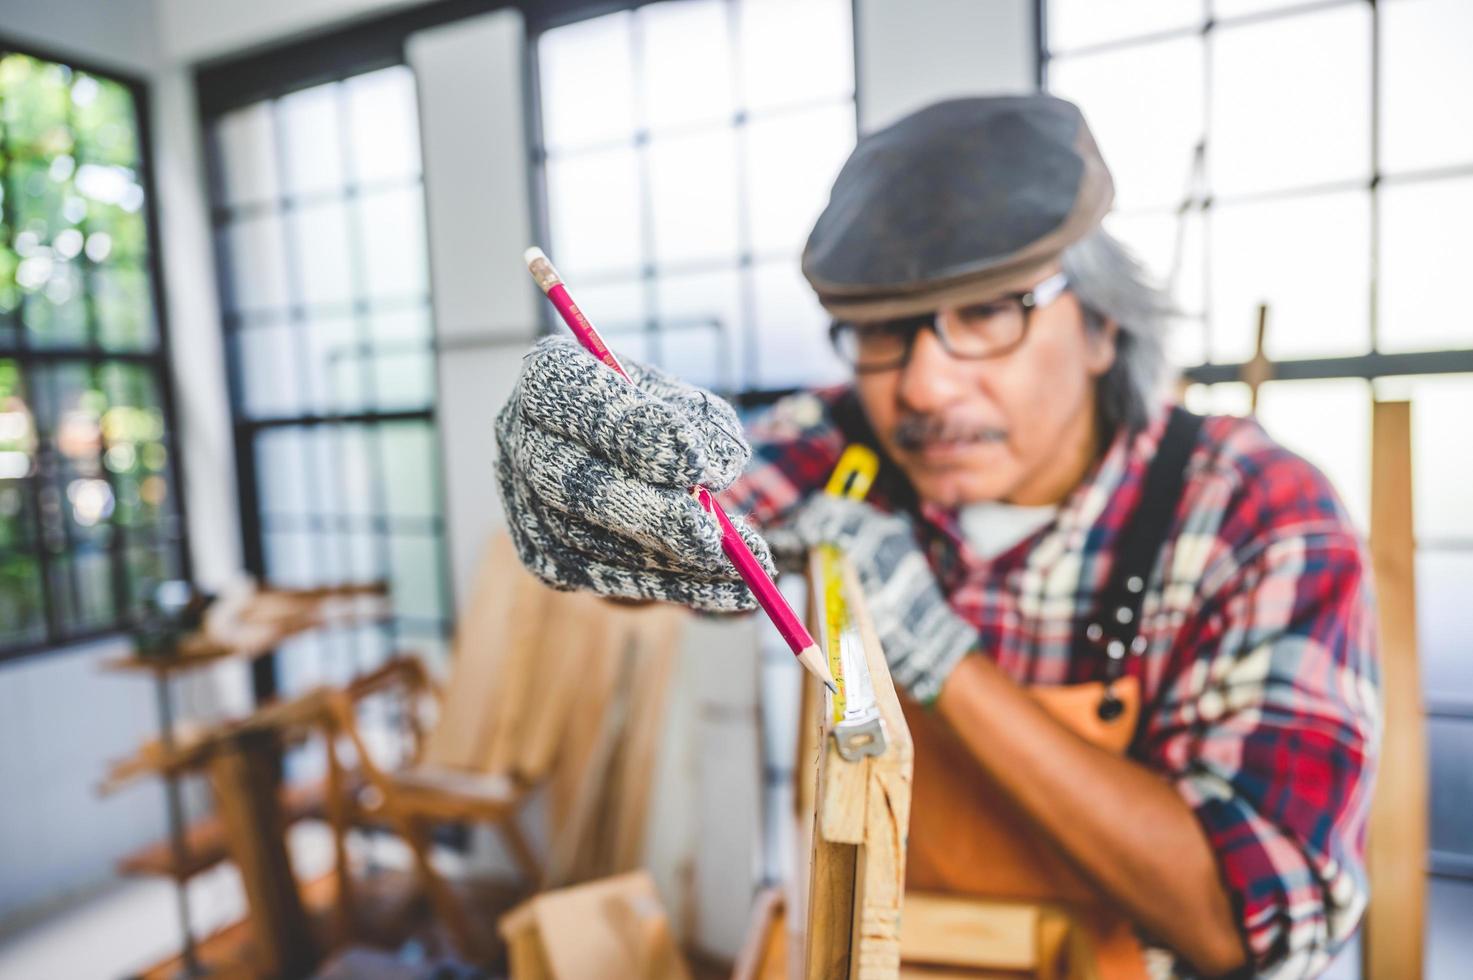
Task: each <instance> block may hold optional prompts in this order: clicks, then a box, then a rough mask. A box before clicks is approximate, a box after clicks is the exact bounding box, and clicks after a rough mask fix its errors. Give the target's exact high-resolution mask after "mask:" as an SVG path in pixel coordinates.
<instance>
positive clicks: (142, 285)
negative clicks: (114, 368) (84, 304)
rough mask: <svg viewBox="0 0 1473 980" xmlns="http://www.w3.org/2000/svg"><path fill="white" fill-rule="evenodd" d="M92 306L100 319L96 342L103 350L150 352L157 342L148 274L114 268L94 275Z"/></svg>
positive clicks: (117, 266) (111, 267)
mask: <svg viewBox="0 0 1473 980" xmlns="http://www.w3.org/2000/svg"><path fill="white" fill-rule="evenodd" d="M92 303H93V310H94V314H95V315H96V317H97V340H98V343H100V344H101V345H102V346H103V347H105V348H108V349H110V350H138V349H140V348H151V347H153V346H154V345H155V344H156V343H157V342H158V335H157V333H156V331H155V329H154V319H153V296H152V294H151V293H150V286H149V279H148V274H147V273H145V272H144V271H143V270H142V269H140V268H130V267H129V266H125V265H113V266H110V267H108V268H105V269H102V270H99V271H97V272H94V273H93V275H92Z"/></svg>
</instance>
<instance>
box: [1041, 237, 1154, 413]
mask: <svg viewBox="0 0 1473 980" xmlns="http://www.w3.org/2000/svg"><path fill="white" fill-rule="evenodd" d="M1061 262H1062V265H1063V267H1064V274H1065V275H1066V276H1068V277H1069V288H1070V290H1071V291H1072V292H1073V293H1074V295H1075V296H1076V297H1077V298H1078V299H1079V304H1080V306H1082V307H1083V308H1084V319H1085V323H1086V324H1087V325H1088V326H1089V327H1090V328H1091V329H1093V330H1103V329H1104V326H1105V321H1106V320H1113V321H1115V323H1116V324H1117V325H1118V327H1119V331H1118V333H1117V334H1116V336H1115V363H1114V364H1113V365H1111V367H1110V370H1108V371H1106V372H1105V374H1104V376H1103V377H1101V378H1100V379H1099V382H1098V384H1097V387H1096V391H1095V399H1096V407H1097V409H1098V413H1099V422H1100V426H1101V428H1102V429H1103V430H1104V431H1106V432H1115V431H1117V430H1119V429H1120V428H1122V427H1123V428H1126V429H1129V430H1131V431H1135V430H1138V429H1141V428H1144V427H1145V425H1146V422H1147V421H1148V420H1149V418H1150V415H1151V411H1152V409H1153V408H1154V407H1155V405H1156V403H1157V401H1158V400H1159V399H1160V396H1161V389H1162V385H1163V384H1164V382H1165V380H1166V373H1167V360H1166V334H1167V331H1168V330H1169V329H1170V325H1171V321H1170V317H1171V315H1172V314H1173V313H1174V312H1176V308H1175V306H1174V305H1173V303H1172V302H1171V298H1170V296H1169V295H1168V294H1167V293H1166V291H1165V290H1163V289H1162V288H1161V287H1159V286H1157V285H1156V284H1155V283H1154V282H1153V281H1152V279H1151V276H1150V274H1149V273H1148V272H1147V271H1146V268H1145V266H1143V265H1142V264H1141V262H1140V260H1139V259H1137V258H1136V257H1135V256H1134V255H1133V254H1132V253H1131V251H1130V250H1129V249H1128V248H1126V247H1125V245H1123V244H1122V243H1121V242H1120V241H1119V240H1118V239H1116V238H1115V237H1114V236H1113V235H1111V234H1110V233H1109V232H1107V231H1105V229H1103V228H1097V229H1095V230H1094V231H1093V232H1091V233H1090V234H1089V235H1087V236H1086V237H1084V238H1082V239H1080V240H1079V241H1077V242H1075V243H1074V244H1073V245H1070V246H1069V247H1068V248H1066V249H1065V250H1064V254H1063V256H1062V258H1061Z"/></svg>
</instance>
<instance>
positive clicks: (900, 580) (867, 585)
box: [769, 494, 977, 705]
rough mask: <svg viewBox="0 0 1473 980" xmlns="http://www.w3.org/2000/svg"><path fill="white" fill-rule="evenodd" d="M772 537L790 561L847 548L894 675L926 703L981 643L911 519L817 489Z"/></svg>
mask: <svg viewBox="0 0 1473 980" xmlns="http://www.w3.org/2000/svg"><path fill="white" fill-rule="evenodd" d="M769 538H770V539H771V542H772V547H773V550H774V552H776V553H777V554H778V556H779V560H780V561H782V562H783V564H784V565H785V566H786V565H787V563H788V561H789V560H791V558H792V557H793V556H794V555H795V554H797V553H800V552H802V551H806V550H807V549H809V548H813V547H816V546H817V545H820V544H832V545H836V546H837V547H838V548H839V549H840V550H841V551H843V552H844V554H845V555H846V556H847V557H848V559H849V562H850V564H852V565H853V566H854V571H855V573H856V574H857V575H858V577H859V584H860V587H861V588H862V589H863V590H864V598H865V604H866V606H867V607H868V609H869V613H870V617H871V618H872V619H873V620H874V624H875V632H876V633H878V634H879V638H880V645H881V646H882V647H884V648H885V661H886V662H887V663H888V664H889V665H890V674H891V676H892V677H894V679H895V682H896V683H897V684H899V685H900V686H902V687H904V688H905V689H906V690H907V691H909V692H910V695H911V697H913V698H915V699H916V700H917V701H919V702H920V703H922V704H926V705H929V704H931V703H932V702H934V701H935V700H936V698H937V697H938V696H940V694H941V686H942V685H943V684H944V683H945V682H946V678H947V677H948V676H949V675H950V674H951V671H952V669H953V668H954V667H956V665H957V663H958V662H959V661H960V660H961V659H962V657H964V656H966V655H967V654H968V653H970V652H971V651H972V650H974V649H975V648H976V646H977V629H976V627H974V626H973V625H972V624H971V623H968V622H967V621H966V620H964V619H962V618H961V617H960V616H958V615H957V614H956V613H954V612H952V609H951V606H950V605H949V604H948V603H947V601H946V597H945V596H944V595H942V593H941V587H940V586H939V585H938V584H937V583H936V577H935V576H934V575H933V574H932V573H931V567H930V565H928V564H927V563H926V557H925V555H923V554H922V553H921V549H920V548H919V546H917V544H916V538H915V529H914V528H913V526H912V525H911V521H910V519H909V518H907V517H905V516H903V515H900V514H883V513H881V512H880V511H878V510H876V509H875V508H873V507H871V506H870V505H869V504H866V503H863V502H861V501H858V500H849V499H847V498H841V497H833V496H830V495H828V494H817V495H815V496H813V497H811V498H809V499H808V500H807V501H806V502H805V503H804V504H803V505H802V506H801V507H800V508H799V509H798V510H797V511H796V512H795V513H794V514H793V515H792V516H791V517H790V518H789V519H788V522H787V524H786V525H785V526H784V527H782V528H780V529H775V530H773V531H772V532H771V533H770V534H769Z"/></svg>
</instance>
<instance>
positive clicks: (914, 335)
mask: <svg viewBox="0 0 1473 980" xmlns="http://www.w3.org/2000/svg"><path fill="white" fill-rule="evenodd" d="M1112 198H1113V185H1112V183H1111V179H1110V175H1109V172H1108V170H1107V169H1106V167H1105V164H1104V162H1103V160H1102V159H1101V158H1100V156H1099V153H1098V150H1097V148H1096V146H1095V143H1094V141H1093V139H1092V138H1091V136H1090V133H1089V130H1088V128H1087V126H1086V125H1085V122H1084V120H1083V118H1082V117H1081V116H1080V114H1079V112H1078V110H1077V109H1075V107H1074V106H1072V105H1070V104H1069V103H1067V102H1063V101H1061V100H1058V99H1055V98H1051V97H1048V96H1043V95H1036V96H1024V97H1009V98H986V99H981V98H979V99H962V100H956V101H951V102H945V103H941V104H938V105H934V106H931V107H929V108H927V109H924V110H922V111H920V112H917V113H915V114H913V115H911V116H909V117H907V118H905V119H902V120H900V121H899V122H897V123H895V124H894V125H892V126H890V127H889V128H887V129H884V130H881V131H879V132H876V133H874V134H872V135H869V136H866V137H865V138H863V139H862V140H860V141H859V144H858V146H857V147H856V149H855V150H854V153H853V154H852V156H851V157H850V159H849V160H848V162H847V163H846V164H845V166H844V168H843V170H842V171H841V172H840V174H839V176H838V178H837V180H836V181H835V184H834V187H833V190H832V193H831V195H830V200H829V203H828V206H827V208H826V209H825V210H824V212H823V213H822V215H821V216H820V218H819V219H818V223H817V225H816V226H815V227H814V229H813V232H812V235H811V236H810V238H809V240H808V244H807V247H806V249H805V251H804V255H803V271H804V274H805V275H806V276H807V278H808V281H809V282H810V283H811V284H812V286H813V288H814V290H815V291H816V293H817V295H818V299H819V301H820V302H821V303H822V304H823V306H824V307H825V308H826V309H827V310H828V311H829V312H830V313H831V314H832V315H833V317H834V323H833V327H832V330H831V335H832V340H833V342H834V345H835V348H836V349H837V350H838V351H839V353H840V354H841V355H842V356H843V357H844V358H845V359H846V360H847V361H848V362H849V364H850V365H852V367H853V369H854V380H853V383H852V384H850V385H847V386H844V387H841V388H838V389H831V390H824V391H817V392H812V393H805V394H801V395H797V396H794V397H793V398H790V399H788V400H786V401H785V402H783V403H780V404H779V405H778V406H776V407H775V408H774V409H773V411H772V412H771V413H770V414H769V415H768V416H767V417H766V418H765V419H762V420H759V421H758V422H756V424H755V425H754V427H753V428H752V429H751V431H750V432H749V434H748V435H749V438H750V439H751V442H752V444H754V445H755V451H753V450H750V449H749V447H748V444H747V442H746V441H744V439H743V438H742V436H741V429H740V424H739V422H738V420H737V417H736V415H735V413H734V412H733V411H732V410H731V409H730V407H729V406H727V405H726V404H725V403H724V402H722V401H721V400H720V399H718V398H716V397H715V396H714V395H710V394H709V393H706V392H702V391H699V390H697V389H692V388H689V387H687V386H684V385H682V384H680V383H679V382H677V381H675V380H673V379H671V378H669V377H667V376H665V375H663V374H661V373H660V372H658V371H657V370H655V369H653V368H649V367H644V366H640V365H631V364H630V363H629V362H628V361H625V364H626V366H627V367H630V368H631V374H632V375H633V377H634V378H635V380H636V384H635V385H632V386H631V385H627V384H624V383H623V382H622V381H620V380H619V379H618V378H616V377H615V376H614V375H613V373H612V372H610V371H607V370H606V369H604V368H602V367H601V366H599V365H597V364H596V362H594V361H593V359H592V358H591V357H589V356H588V355H587V354H585V353H583V352H582V351H581V350H579V349H578V348H576V347H575V346H573V345H572V344H571V343H570V342H567V341H564V340H558V339H548V340H544V341H542V342H541V343H539V344H538V346H537V347H536V348H535V350H534V351H533V352H532V353H531V354H530V355H529V356H528V357H527V359H526V361H525V365H524V368H523V373H522V376H521V379H520V381H519V384H518V387H517V389H516V391H515V393H514V394H513V396H512V398H511V400H510V402H509V403H508V405H507V406H506V409H505V410H504V411H503V412H502V414H501V416H500V418H499V419H498V423H497V438H498V443H499V445H500V448H501V454H500V457H499V460H498V472H499V476H500V482H501V486H502V491H503V494H504V497H505V501H506V505H507V508H508V511H509V513H510V517H511V522H512V527H513V534H514V536H515V538H516V542H517V545H518V550H519V552H520V554H521V556H522V558H523V560H524V561H525V562H526V564H527V565H528V566H529V567H530V568H532V569H533V570H534V571H535V572H536V573H537V574H538V575H539V576H541V577H542V578H543V579H545V580H546V581H548V582H550V583H552V584H553V585H556V586H559V587H562V588H579V589H595V590H598V591H600V592H603V593H605V594H608V595H614V596H623V597H632V598H654V599H670V600H674V601H676V602H681V603H684V604H687V605H690V606H693V607H696V608H700V609H705V610H712V611H734V610H739V609H746V608H750V607H751V605H752V603H751V599H750V597H749V596H748V595H747V593H746V591H745V589H744V588H743V587H742V585H741V582H740V580H739V579H738V578H737V577H736V575H735V573H734V571H733V570H732V568H731V567H730V566H729V565H728V563H727V562H726V560H725V558H724V557H723V556H722V554H721V551H720V547H719V543H718V539H717V537H716V534H715V532H714V529H713V528H712V527H711V525H710V522H709V521H708V519H707V518H706V516H705V515H704V514H703V513H702V512H701V511H700V509H699V508H698V507H697V505H696V504H695V503H694V502H693V501H692V499H691V498H690V497H689V496H688V495H687V494H686V492H685V487H686V486H687V485H689V484H691V483H696V482H700V483H704V484H706V485H708V486H711V487H713V488H719V487H726V488H727V489H726V492H725V496H724V498H723V499H724V500H725V502H726V503H727V504H728V509H730V510H731V511H732V512H733V513H736V512H738V511H742V512H745V513H746V514H747V515H748V517H749V519H750V520H751V521H752V522H753V523H754V524H755V525H756V526H757V527H758V528H760V529H761V530H762V531H763V532H764V533H767V534H768V535H769V536H770V537H771V539H772V540H773V542H774V544H775V545H777V544H778V543H779V542H782V541H786V542H787V544H788V547H790V548H791V547H794V546H795V545H796V546H799V547H801V546H802V545H804V544H812V543H815V542H818V541H833V542H836V543H838V544H841V545H842V546H844V547H845V548H846V549H847V551H848V553H849V555H850V558H851V559H852V560H853V561H854V563H855V565H856V569H857V571H858V574H859V578H860V581H861V584H862V586H863V588H864V590H865V592H866V597H867V601H868V603H869V605H870V607H871V611H872V613H873V615H874V617H875V619H876V622H877V627H878V629H879V632H880V638H881V642H882V645H883V646H884V648H885V652H886V657H887V658H888V659H889V661H890V664H891V668H892V672H893V674H894V676H895V678H896V680H897V682H898V683H900V684H901V685H902V686H903V687H904V688H905V689H907V690H908V692H909V694H910V695H911V696H912V697H913V698H914V699H915V700H916V701H917V702H919V703H921V704H924V705H928V706H930V708H931V709H932V710H933V711H934V712H935V714H936V715H938V716H939V718H940V719H942V720H944V722H945V724H946V726H947V727H948V728H949V730H950V731H951V732H952V733H953V734H954V736H955V738H956V739H957V741H958V742H959V743H960V744H961V745H963V746H965V752H966V753H967V754H969V755H970V758H971V761H972V762H975V764H976V766H978V767H980V772H982V773H985V774H986V776H987V777H988V778H989V779H990V780H992V781H993V783H994V784H995V785H996V786H997V787H999V788H1000V790H1001V792H1003V793H1005V794H1006V796H1007V798H1008V800H1009V801H1010V803H1011V804H1012V805H1013V806H1014V807H1015V808H1016V810H1017V811H1018V812H1020V813H1021V814H1023V815H1024V816H1025V817H1026V818H1027V820H1028V821H1030V822H1031V824H1032V825H1033V826H1034V827H1035V828H1036V829H1037V832H1038V833H1040V834H1042V835H1043V836H1044V837H1045V838H1046V839H1047V840H1049V841H1050V842H1051V843H1052V844H1053V845H1054V846H1055V848H1056V849H1057V851H1058V852H1060V853H1062V855H1064V857H1065V858H1066V860H1067V861H1068V863H1069V864H1070V865H1071V866H1072V867H1073V868H1075V869H1077V870H1078V871H1079V872H1080V873H1082V874H1083V876H1084V877H1085V878H1086V879H1088V881H1089V882H1090V884H1091V885H1092V886H1093V887H1094V888H1095V889H1097V890H1098V891H1099V892H1100V893H1102V894H1103V895H1105V896H1107V897H1108V898H1109V899H1110V900H1111V901H1112V903H1113V904H1115V905H1116V906H1118V907H1119V908H1121V909H1123V910H1125V911H1126V912H1127V913H1128V915H1129V917H1130V918H1131V920H1132V921H1133V922H1134V923H1135V924H1136V926H1137V928H1138V930H1139V931H1140V933H1141V934H1142V935H1143V936H1144V937H1145V938H1146V939H1148V940H1149V941H1150V942H1151V943H1153V944H1156V945H1157V946H1159V947H1162V948H1164V949H1165V950H1167V951H1169V952H1168V953H1164V954H1157V955H1155V956H1154V957H1153V959H1152V962H1153V964H1154V965H1155V966H1157V967H1160V968H1161V969H1160V970H1158V971H1155V972H1168V971H1170V970H1174V971H1176V972H1179V973H1194V972H1195V973H1202V974H1214V975H1215V974H1222V973H1229V972H1233V971H1240V972H1251V973H1254V974H1273V975H1283V976H1290V975H1292V976H1300V975H1305V974H1309V973H1314V972H1317V971H1318V970H1320V969H1322V968H1323V967H1324V966H1325V964H1327V963H1328V962H1329V960H1330V958H1331V957H1332V956H1333V955H1334V953H1335V951H1336V950H1337V949H1338V948H1339V946H1340V945H1341V944H1342V943H1343V942H1344V941H1345V939H1346V938H1347V937H1348V936H1349V935H1350V933H1351V932H1352V930H1353V929H1354V927H1355V925H1356V922H1357V921H1358V919H1359V916H1360V914H1361V911H1362V910H1363V908H1364V907H1365V904H1366V884H1365V875H1364V870H1363V859H1362V848H1363V837H1364V826H1365V816H1366V807H1367V797H1368V794H1369V786H1370V775H1371V764H1372V759H1373V754H1374V744H1375V736H1376V726H1377V720H1376V719H1377V714H1376V687H1375V683H1376V665H1375V656H1374V650H1373V637H1372V634H1373V623H1372V614H1371V610H1370V599H1369V590H1368V585H1367V581H1366V579H1367V576H1366V570H1365V562H1364V558H1363V553H1362V549H1361V546H1360V543H1359V541H1358V539H1357V535H1356V534H1355V532H1354V531H1353V529H1352V527H1351V524H1350V521H1349V520H1348V518H1347V517H1346V514H1345V511H1344V510H1343V508H1342V507H1341V505H1340V503H1339V502H1338V500H1337V499H1336V497H1335V494H1334V492H1333V491H1332V490H1331V488H1330V487H1329V485H1328V483H1327V482H1326V481H1325V479H1324V477H1323V476H1321V475H1320V474H1319V473H1318V472H1317V471H1316V470H1315V469H1314V468H1313V467H1311V466H1310V465H1309V464H1307V463H1306V462H1304V461H1303V460H1301V459H1299V458H1298V457H1296V456H1294V455H1293V454H1291V453H1289V452H1288V451H1286V450H1284V449H1283V448H1281V447H1280V446H1278V445H1276V444H1275V443H1274V442H1273V441H1272V440H1270V439H1269V438H1268V437H1267V436H1266V435H1265V434H1264V432H1263V430H1262V429H1260V428H1259V427H1258V426H1257V425H1256V424H1255V423H1253V422H1252V421H1248V420H1243V419H1237V418H1229V417H1210V418H1206V419H1203V418H1199V417H1196V416H1192V415H1189V414H1187V413H1186V412H1184V411H1183V410H1181V409H1179V408H1172V407H1171V406H1169V404H1168V403H1167V401H1166V399H1165V397H1164V395H1163V392H1162V389H1163V387H1164V384H1163V382H1164V380H1165V378H1164V375H1165V359H1164V355H1163V334H1164V331H1165V313H1166V312H1167V303H1166V302H1165V300H1164V298H1163V297H1162V296H1161V295H1159V294H1158V293H1157V292H1156V291H1154V290H1153V289H1152V288H1151V287H1150V286H1148V285H1147V284H1146V281H1145V279H1144V276H1143V274H1142V272H1141V269H1140V267H1139V266H1138V265H1137V263H1136V262H1135V261H1134V260H1133V259H1132V258H1131V257H1130V256H1129V255H1128V253H1126V252H1125V250H1124V249H1123V248H1122V247H1121V246H1120V245H1119V244H1118V243H1117V242H1116V241H1115V240H1114V239H1112V238H1111V237H1110V236H1109V235H1108V234H1107V233H1106V232H1105V231H1104V230H1103V229H1102V228H1101V227H1100V222H1101V219H1102V218H1103V217H1104V215H1105V214H1106V212H1107V211H1108V209H1109V206H1110V203H1111V201H1112ZM855 441H860V442H866V443H869V444H870V445H871V446H873V447H874V448H875V449H876V450H877V451H878V452H879V453H880V455H881V457H882V460H883V468H882V472H881V476H880V478H879V480H878V481H877V482H876V485H875V488H874V490H873V492H872V493H871V495H870V498H869V500H868V502H867V503H864V504H858V503H853V502H847V501H836V500H834V499H833V498H829V497H826V496H825V495H823V494H822V492H821V491H822V487H823V485H824V482H825V480H826V478H827V476H828V474H829V471H830V470H831V469H832V467H833V465H834V463H835V462H836V460H837V458H838V456H839V454H840V452H841V451H842V449H843V448H844V446H845V445H846V444H847V443H850V442H855ZM750 540H751V541H752V543H753V544H754V547H755V548H756V550H758V552H759V553H760V554H761V556H762V557H763V558H764V559H765V558H766V557H767V552H766V549H765V546H764V545H763V542H762V539H761V538H759V537H758V536H757V534H756V533H752V534H751V535H750ZM778 550H779V551H781V550H782V549H781V548H779V549H778ZM1088 683H1094V684H1095V685H1096V686H1098V687H1099V688H1100V690H1101V691H1102V693H1101V696H1100V699H1099V706H1098V710H1099V717H1100V718H1101V719H1102V720H1104V721H1109V720H1110V719H1113V718H1116V717H1117V716H1119V715H1120V713H1121V711H1122V710H1123V707H1122V692H1123V691H1124V690H1125V688H1126V687H1127V686H1129V688H1130V690H1131V691H1132V692H1133V693H1134V694H1138V698H1139V716H1138V718H1136V719H1134V721H1133V725H1132V730H1133V733H1134V734H1133V737H1130V738H1129V741H1130V747H1129V750H1128V752H1127V753H1126V754H1125V755H1118V754H1113V753H1111V752H1108V751H1105V750H1103V749H1101V748H1099V747H1097V746H1096V745H1094V744H1091V743H1090V742H1089V741H1088V740H1086V739H1084V738H1081V737H1080V736H1079V735H1078V734H1076V733H1075V731H1073V730H1071V729H1070V728H1069V727H1068V726H1067V725H1065V724H1063V723H1061V722H1060V721H1058V720H1056V718H1055V716H1054V715H1052V714H1051V713H1050V712H1048V711H1046V710H1043V709H1042V708H1041V707H1040V705H1039V700H1038V699H1037V698H1036V697H1034V696H1032V694H1031V693H1030V691H1032V692H1037V691H1038V690H1039V689H1040V688H1047V687H1056V686H1061V685H1084V684H1088ZM918 766H919V761H918ZM918 778H919V777H918ZM957 778H969V777H965V776H963V775H962V774H960V773H959V774H958V776H957ZM914 844H915V842H913V847H914Z"/></svg>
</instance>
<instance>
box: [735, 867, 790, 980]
mask: <svg viewBox="0 0 1473 980" xmlns="http://www.w3.org/2000/svg"><path fill="white" fill-rule="evenodd" d="M787 945H788V926H787V916H786V915H785V914H784V903H783V892H782V890H781V889H779V888H767V889H764V890H762V891H760V892H758V893H757V897H756V899H755V900H753V902H752V914H751V918H750V919H749V920H748V922H747V935H746V937H745V938H744V939H743V940H742V948H741V949H740V950H739V951H738V952H737V959H736V965H735V966H734V967H733V968H732V971H731V980H787V978H788V950H787Z"/></svg>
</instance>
